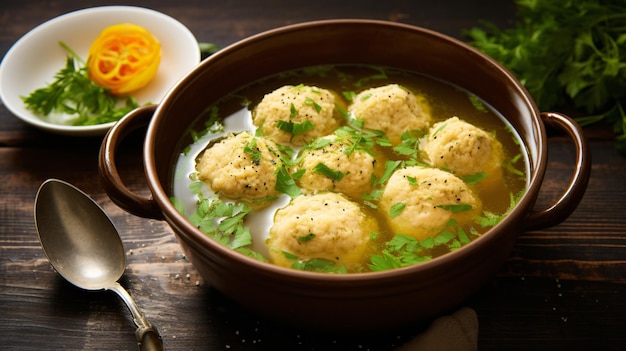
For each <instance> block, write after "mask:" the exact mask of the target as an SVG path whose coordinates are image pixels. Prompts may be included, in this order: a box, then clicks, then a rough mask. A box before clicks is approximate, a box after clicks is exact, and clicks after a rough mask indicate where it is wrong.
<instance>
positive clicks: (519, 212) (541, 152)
mask: <svg viewBox="0 0 626 351" xmlns="http://www.w3.org/2000/svg"><path fill="white" fill-rule="evenodd" d="M337 24H344V25H374V26H386V27H396V28H397V29H401V30H409V31H419V32H421V33H423V34H425V35H428V36H432V37H435V38H436V39H438V40H442V41H445V42H448V43H451V44H454V45H458V46H461V47H462V48H463V49H464V50H467V51H470V52H472V53H473V54H474V55H476V56H479V57H480V58H481V59H482V60H484V61H485V62H487V63H489V64H490V65H491V66H492V68H493V69H495V70H498V74H499V75H501V76H502V77H503V78H505V79H506V80H507V81H508V82H509V83H510V86H511V88H512V89H514V90H515V91H516V92H517V95H519V97H520V98H523V101H524V106H527V107H528V110H529V112H530V113H531V115H532V126H533V130H534V132H535V134H536V135H535V136H536V138H537V144H538V145H537V157H536V159H537V161H536V164H535V165H534V167H533V165H532V164H531V162H529V163H528V165H529V166H530V167H531V169H530V170H529V174H527V185H526V191H525V193H524V194H523V196H522V197H521V199H520V200H519V202H518V204H517V205H516V206H515V207H514V208H513V209H512V211H511V212H510V213H509V214H508V215H507V216H506V217H505V218H504V219H503V220H502V221H501V222H500V223H498V224H497V225H496V226H494V227H493V228H492V229H490V230H489V231H487V232H486V233H484V234H483V235H482V236H481V237H479V238H477V239H475V240H473V241H472V242H470V243H468V244H466V245H464V246H463V247H462V248H460V249H459V250H455V251H452V252H449V253H446V254H445V255H442V256H440V257H437V258H434V259H432V260H429V261H426V262H423V263H420V264H415V265H411V266H406V267H400V268H394V269H392V270H386V271H380V272H363V273H349V274H329V273H319V272H310V271H302V270H295V269H291V268H285V267H280V266H277V265H274V264H271V263H268V262H261V261H258V260H256V259H254V258H251V257H248V256H245V255H242V254H241V253H238V252H236V251H235V250H232V249H230V248H228V247H226V246H223V245H221V244H219V243H218V242H216V241H214V240H212V239H210V238H209V237H208V236H207V235H205V234H203V233H202V232H201V231H200V230H199V229H197V228H196V227H194V226H193V225H192V224H191V222H189V221H188V220H187V219H186V218H185V217H184V216H183V215H182V214H180V213H179V212H178V211H177V210H176V208H175V207H174V205H173V204H172V203H171V202H170V200H169V197H168V196H167V192H166V191H165V190H164V189H163V186H162V184H161V183H160V179H159V177H158V175H157V171H156V166H155V163H156V160H155V155H154V144H155V143H156V139H155V136H156V131H157V129H158V128H159V124H160V123H161V119H162V118H161V117H160V116H161V115H162V114H163V113H164V112H163V111H164V110H165V107H164V106H165V105H167V104H168V102H169V101H170V100H172V99H175V98H176V95H177V93H178V92H179V91H180V90H183V89H184V87H185V86H186V85H187V84H191V83H192V82H193V81H194V80H196V79H197V76H198V74H199V73H200V72H201V71H202V70H203V67H204V66H206V65H211V64H212V62H213V61H217V60H221V59H222V57H226V56H228V55H229V54H230V53H231V52H233V51H237V50H240V49H242V48H244V47H246V46H248V45H251V44H253V43H254V42H255V41H258V40H260V39H267V38H271V37H273V36H279V35H282V34H284V33H286V32H294V31H299V30H305V29H310V28H312V27H321V26H333V25H337ZM546 138H547V136H546V132H545V127H544V125H543V123H541V120H540V112H539V109H538V107H537V105H536V104H535V102H534V100H533V99H532V98H531V97H530V94H529V93H528V91H527V90H526V88H525V87H524V86H523V85H522V84H521V82H520V81H519V80H518V79H517V78H516V77H515V76H514V75H513V74H512V73H511V72H509V71H508V70H507V69H506V68H505V67H504V66H503V65H501V64H500V63H498V62H497V61H496V60H495V59H493V58H491V57H489V56H487V55H486V54H483V53H481V52H480V51H478V50H477V49H475V48H473V47H471V46H469V45H468V44H466V43H464V42H462V41H460V40H458V39H455V38H453V37H451V36H448V35H446V34H443V33H440V32H437V31H434V30H431V29H427V28H423V27H419V26H415V25H410V24H404V23H398V22H391V21H385V20H373V19H353V18H346V19H328V20H314V21H309V22H302V23H297V24H291V25H286V26H282V27H278V28H274V29H270V30H267V31H264V32H261V33H258V34H255V35H252V36H250V37H247V38H245V39H242V40H240V41H238V42H236V43H234V44H231V45H230V46H228V47H226V48H224V49H222V50H220V51H218V52H217V53H215V54H214V55H212V56H210V57H209V58H207V59H205V60H204V61H203V62H202V63H201V64H200V65H198V66H197V67H196V68H195V69H194V70H192V71H191V72H190V73H189V74H187V75H186V76H185V78H183V79H182V80H181V81H179V82H178V83H177V84H176V86H175V87H174V88H173V89H172V90H171V91H170V92H169V93H168V94H167V96H166V97H165V99H164V100H163V103H161V104H159V105H158V106H157V107H156V110H155V113H154V117H153V118H152V121H151V122H150V124H149V126H148V131H147V134H146V139H145V143H144V149H143V153H144V154H143V159H144V162H145V166H144V167H145V173H146V178H147V180H148V186H149V187H150V188H151V192H152V194H153V198H154V200H155V201H156V202H157V203H158V204H159V206H160V208H161V211H162V212H163V214H164V215H165V218H166V219H167V220H168V221H171V222H173V224H175V226H176V228H177V229H181V231H182V232H183V233H184V237H183V238H182V240H184V241H186V244H187V245H190V246H203V247H209V248H210V250H212V252H213V253H214V254H215V253H218V254H219V255H220V256H222V257H225V258H226V259H228V260H230V261H238V262H239V263H240V264H241V265H244V266H246V268H248V269H254V270H255V271H257V273H260V272H262V273H263V274H264V275H265V276H276V275H278V276H282V277H285V278H288V279H289V281H291V282H294V284H296V283H305V284H307V283H310V282H317V283H320V284H325V283H331V284H347V285H354V286H355V287H364V286H367V285H379V284H380V283H381V282H384V281H387V280H389V281H391V280H397V278H398V277H401V276H409V275H415V274H417V273H419V272H428V271H432V272H436V271H439V269H438V268H437V267H442V266H447V265H449V264H451V262H455V261H457V260H458V259H459V258H461V257H462V256H466V255H468V253H470V252H472V251H476V250H477V249H478V248H479V245H485V244H486V243H485V242H490V241H493V240H496V239H497V236H498V235H512V234H509V233H500V234H499V233H498V232H500V231H501V230H499V228H502V227H505V226H509V225H514V224H515V222H520V223H521V222H522V221H523V219H525V218H527V216H528V213H529V211H530V209H532V206H533V205H534V202H535V198H536V195H537V193H538V191H539V188H540V186H541V182H542V180H543V173H544V171H545V167H546V162H547V152H546V148H547V140H546ZM525 148H526V145H525ZM524 152H525V153H526V154H527V155H526V156H527V157H530V156H529V155H528V153H529V151H528V150H527V149H525V150H524ZM175 232H177V230H175ZM177 235H179V234H177ZM191 242H193V244H191ZM496 268H497V267H496ZM394 288H397V289H401V290H402V289H406V290H410V287H405V288H402V287H394ZM387 290H388V291H387V292H386V294H394V293H397V292H398V291H399V290H393V289H387ZM392 290H393V291H392ZM311 294H312V295H316V294H317V292H315V291H312V292H311ZM378 294H380V293H377V295H378Z"/></svg>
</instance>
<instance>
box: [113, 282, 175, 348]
mask: <svg viewBox="0 0 626 351" xmlns="http://www.w3.org/2000/svg"><path fill="white" fill-rule="evenodd" d="M108 289H109V290H112V291H113V292H115V293H116V294H117V295H118V296H119V297H120V298H122V300H123V301H124V303H125V304H126V306H127V307H128V309H129V310H130V313H131V314H132V315H133V321H134V322H135V325H136V326H137V330H136V331H135V337H136V338H137V345H138V346H139V350H141V351H160V350H165V348H164V347H163V340H161V335H160V334H159V332H158V331H157V329H156V328H155V327H154V326H153V325H152V324H150V322H148V320H147V319H146V317H144V315H143V313H141V311H140V310H139V307H138V306H137V304H136V303H135V300H133V298H132V297H131V296H130V294H129V293H128V291H126V289H124V287H122V285H121V284H120V283H118V282H115V284H113V286H111V287H110V288H108Z"/></svg>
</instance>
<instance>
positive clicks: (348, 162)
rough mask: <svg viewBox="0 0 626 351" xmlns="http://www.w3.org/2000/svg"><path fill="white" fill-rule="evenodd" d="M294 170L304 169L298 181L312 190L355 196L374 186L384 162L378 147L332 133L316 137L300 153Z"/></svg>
mask: <svg viewBox="0 0 626 351" xmlns="http://www.w3.org/2000/svg"><path fill="white" fill-rule="evenodd" d="M299 159H300V162H299V163H298V164H297V165H296V166H295V167H294V172H295V173H297V172H299V171H300V172H304V173H303V174H302V175H301V176H300V177H299V178H298V180H297V182H298V185H299V186H300V187H302V188H304V189H307V190H310V191H321V190H330V191H334V192H340V193H343V194H346V195H348V196H350V197H353V198H360V197H361V195H362V194H363V193H369V192H370V191H371V190H372V177H373V176H377V177H380V175H381V173H382V171H384V169H383V167H384V162H378V161H377V160H376V156H375V154H374V151H372V150H365V149H364V148H363V147H357V146H356V145H354V142H353V141H352V140H350V138H345V137H344V138H342V137H338V136H336V135H329V136H325V137H322V138H319V139H316V140H315V141H314V142H313V143H311V145H309V146H308V147H307V148H305V149H304V150H303V151H302V153H301V155H300V158H299Z"/></svg>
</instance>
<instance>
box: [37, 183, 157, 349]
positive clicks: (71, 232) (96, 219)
mask: <svg viewBox="0 0 626 351" xmlns="http://www.w3.org/2000/svg"><path fill="white" fill-rule="evenodd" d="M35 226H36V228H37V234H38V235H39V241H40V242H41V246H42V248H43V251H44V253H45V254H46V256H47V257H48V260H49V261H50V264H51V265H52V266H53V267H54V269H55V270H56V271H57V273H59V275H61V276H62V277H63V278H65V279H66V280H67V281H69V282H70V283H72V284H74V285H76V286H77V287H79V288H82V289H85V290H111V291H113V292H115V293H116V294H117V295H118V296H120V298H122V300H124V302H125V303H126V306H128V309H129V310H130V312H131V314H132V315H133V319H134V322H135V324H136V325H137V330H136V332H135V335H136V337H137V342H138V345H139V348H140V350H162V349H163V343H162V340H161V337H160V335H159V333H158V331H157V330H156V328H155V327H154V326H153V325H152V324H150V322H148V320H147V319H146V318H145V317H144V315H143V313H141V311H140V310H139V308H138V307H137V305H136V304H135V302H134V300H133V299H132V297H131V296H130V294H128V292H127V291H126V290H125V289H124V288H123V287H122V286H121V285H120V284H119V283H118V280H119V279H120V278H121V277H122V275H123V274H124V271H125V269H126V256H125V253H124V246H123V244H122V240H121V238H120V236H119V234H118V232H117V229H116V228H115V226H114V225H113V222H111V219H110V218H109V217H108V216H107V214H106V213H105V212H104V211H103V210H102V208H101V207H100V206H99V205H98V204H97V203H96V202H95V201H94V200H93V199H91V198H90V197H89V196H88V195H87V194H85V193H84V192H82V191H81V190H79V189H78V188H76V187H74V186H73V185H71V184H69V183H67V182H64V181H61V180H57V179H48V180H46V181H45V182H44V183H43V184H42V185H41V186H40V187H39V190H38V191H37V196H36V198H35Z"/></svg>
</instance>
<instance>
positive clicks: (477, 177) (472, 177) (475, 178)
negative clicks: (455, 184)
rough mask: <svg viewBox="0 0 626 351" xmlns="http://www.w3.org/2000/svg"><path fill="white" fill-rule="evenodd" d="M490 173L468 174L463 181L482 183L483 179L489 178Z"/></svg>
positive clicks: (471, 183) (472, 183)
mask: <svg viewBox="0 0 626 351" xmlns="http://www.w3.org/2000/svg"><path fill="white" fill-rule="evenodd" d="M487 176H488V174H487V173H485V172H481V173H476V174H468V175H466V176H464V177H463V181H464V182H465V183H467V184H470V185H474V184H478V183H480V181H481V180H483V179H485V178H487Z"/></svg>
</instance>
